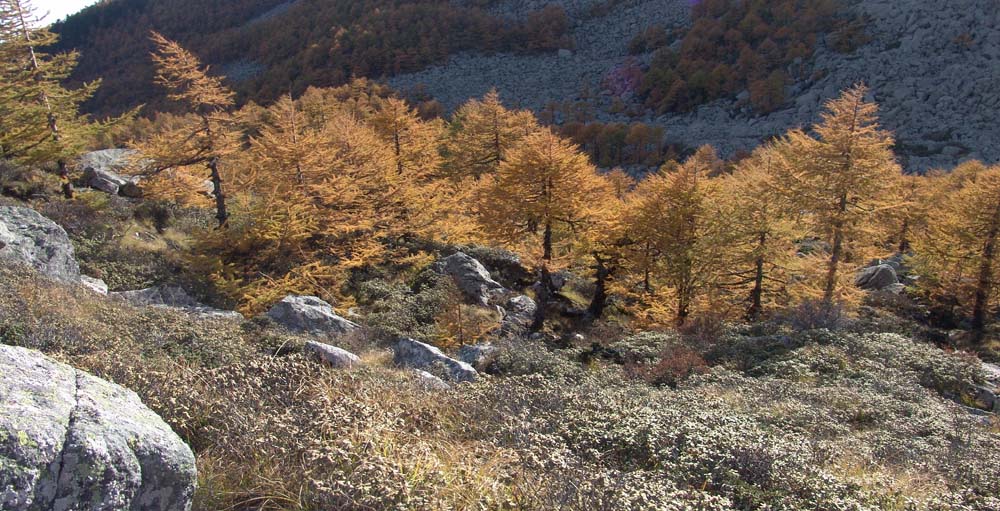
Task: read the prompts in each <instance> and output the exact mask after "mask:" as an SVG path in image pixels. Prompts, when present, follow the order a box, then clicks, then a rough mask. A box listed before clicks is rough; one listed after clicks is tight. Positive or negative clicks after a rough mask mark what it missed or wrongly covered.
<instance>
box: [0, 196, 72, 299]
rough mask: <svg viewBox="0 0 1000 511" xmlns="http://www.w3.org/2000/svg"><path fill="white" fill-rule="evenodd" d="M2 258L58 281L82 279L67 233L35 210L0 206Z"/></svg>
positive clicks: (0, 247)
mask: <svg viewBox="0 0 1000 511" xmlns="http://www.w3.org/2000/svg"><path fill="white" fill-rule="evenodd" d="M0 258H4V259H9V260H13V261H15V262H19V263H23V264H27V265H28V266H30V267H32V268H34V269H35V270H38V272H39V273H41V274H43V275H46V276H48V277H50V278H53V279H56V280H61V281H77V280H79V279H80V266H79V264H77V262H76V259H75V258H74V256H73V244H72V243H70V241H69V236H67V235H66V231H65V230H63V228H62V227H60V226H59V225H57V224H56V223H55V222H53V221H52V220H49V219H48V218H45V217H44V216H42V215H41V214H39V213H38V212H37V211H35V210H33V209H31V208H23V207H14V206H0Z"/></svg>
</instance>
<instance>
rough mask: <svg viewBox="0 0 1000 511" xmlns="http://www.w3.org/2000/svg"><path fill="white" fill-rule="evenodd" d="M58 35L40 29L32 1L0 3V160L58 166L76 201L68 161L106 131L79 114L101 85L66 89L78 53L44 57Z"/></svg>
mask: <svg viewBox="0 0 1000 511" xmlns="http://www.w3.org/2000/svg"><path fill="white" fill-rule="evenodd" d="M57 39H58V38H57V36H56V35H55V34H53V33H52V32H50V31H49V30H48V29H46V28H42V27H40V21H39V20H38V18H37V16H36V15H35V12H34V8H33V7H32V6H31V2H30V0H0V157H3V158H5V159H12V160H16V161H19V162H22V163H32V164H39V163H47V162H56V164H57V165H58V174H59V177H60V178H61V179H62V187H63V194H64V195H65V196H66V197H67V198H71V197H72V196H73V188H72V185H71V184H70V181H69V170H68V166H67V161H68V160H69V159H70V158H72V157H74V156H76V155H77V154H79V153H80V152H81V151H82V150H83V148H84V147H85V145H86V144H87V142H88V141H89V140H91V139H92V138H93V137H94V136H95V135H96V134H97V133H98V132H99V131H100V130H101V129H103V128H104V126H102V125H101V124H99V123H92V122H90V121H89V119H88V118H87V117H86V116H82V115H80V113H79V106H80V104H81V103H82V102H84V101H86V100H87V99H89V98H90V97H91V96H92V95H93V94H94V92H95V91H96V89H97V87H98V86H99V82H92V83H88V84H84V85H83V86H82V87H80V88H77V89H67V88H65V87H63V85H62V81H63V80H65V79H66V78H67V77H68V76H69V75H70V73H72V71H73V69H74V68H75V67H76V63H77V57H78V56H77V54H75V53H66V54H59V55H48V54H45V53H43V52H41V51H40V50H39V49H40V48H45V47H48V46H51V45H53V44H55V43H56V41H57Z"/></svg>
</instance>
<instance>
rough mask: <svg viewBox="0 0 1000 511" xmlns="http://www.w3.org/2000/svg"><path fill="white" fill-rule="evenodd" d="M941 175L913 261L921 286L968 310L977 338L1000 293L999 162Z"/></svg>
mask: <svg viewBox="0 0 1000 511" xmlns="http://www.w3.org/2000/svg"><path fill="white" fill-rule="evenodd" d="M942 179H944V180H945V181H946V183H945V188H943V189H942V190H941V193H938V194H936V195H935V196H934V200H933V201H932V204H933V206H932V207H931V210H930V218H933V222H931V223H930V224H929V228H928V229H927V230H926V231H925V233H926V234H925V235H923V236H919V237H917V238H916V239H915V241H914V244H915V245H916V246H915V253H916V262H917V265H918V267H919V268H920V269H921V270H922V273H923V278H922V279H921V282H922V283H923V285H924V286H926V287H929V288H930V291H931V292H932V293H933V294H934V295H936V296H948V297H952V298H954V299H955V300H956V301H957V302H958V303H959V305H961V306H963V308H964V309H965V311H967V312H969V313H970V315H971V318H972V321H971V327H972V333H973V340H974V341H976V342H979V341H982V339H983V336H984V333H985V330H986V326H987V322H988V321H987V318H988V317H989V316H990V311H991V310H993V308H994V307H995V306H996V302H997V297H998V296H1000V279H998V278H997V273H998V266H1000V166H993V167H986V166H984V165H982V164H980V163H978V162H974V163H968V164H964V165H962V166H960V167H959V168H957V169H956V170H955V171H954V173H953V174H952V175H949V176H947V177H944V178H942Z"/></svg>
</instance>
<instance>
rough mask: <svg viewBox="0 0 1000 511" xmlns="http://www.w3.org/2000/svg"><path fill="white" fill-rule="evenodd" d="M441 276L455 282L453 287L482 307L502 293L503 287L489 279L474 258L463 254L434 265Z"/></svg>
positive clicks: (484, 268) (488, 273) (459, 253)
mask: <svg viewBox="0 0 1000 511" xmlns="http://www.w3.org/2000/svg"><path fill="white" fill-rule="evenodd" d="M434 269H435V270H436V271H437V272H438V273H441V274H444V275H448V276H450V277H451V278H452V279H454V280H455V285H457V286H458V289H459V290H461V291H462V294H463V295H465V297H466V299H468V300H469V301H470V302H472V303H476V304H479V305H482V306H486V305H488V304H489V301H490V298H491V297H492V296H493V295H494V294H496V293H498V292H503V290H504V287H503V286H502V285H500V283H498V282H497V281H495V280H493V278H492V277H490V272H489V271H488V270H487V269H486V267H485V266H483V265H482V263H480V262H479V261H478V260H476V259H475V258H473V257H471V256H469V255H467V254H465V253H464V252H456V253H454V254H452V255H450V256H448V257H445V258H444V259H441V260H440V261H438V262H437V263H435V265H434Z"/></svg>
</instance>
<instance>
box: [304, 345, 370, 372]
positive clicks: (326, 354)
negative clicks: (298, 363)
mask: <svg viewBox="0 0 1000 511" xmlns="http://www.w3.org/2000/svg"><path fill="white" fill-rule="evenodd" d="M303 351H305V353H306V354H308V355H312V356H314V357H316V358H318V359H320V360H321V361H323V362H325V363H326V364H329V365H331V366H333V367H336V368H338V369H349V368H351V367H354V366H355V365H360V364H361V358H360V357H358V356H357V355H355V354H354V353H351V352H350V351H347V350H345V349H341V348H338V347H336V346H331V345H329V344H324V343H321V342H316V341H307V342H306V345H305V347H304V348H303Z"/></svg>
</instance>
